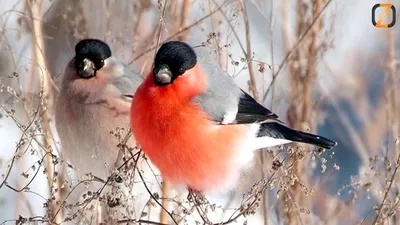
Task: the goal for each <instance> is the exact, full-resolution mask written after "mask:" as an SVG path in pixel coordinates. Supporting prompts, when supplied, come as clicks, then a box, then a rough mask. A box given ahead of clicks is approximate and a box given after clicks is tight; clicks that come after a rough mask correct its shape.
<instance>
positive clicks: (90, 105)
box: [56, 89, 129, 177]
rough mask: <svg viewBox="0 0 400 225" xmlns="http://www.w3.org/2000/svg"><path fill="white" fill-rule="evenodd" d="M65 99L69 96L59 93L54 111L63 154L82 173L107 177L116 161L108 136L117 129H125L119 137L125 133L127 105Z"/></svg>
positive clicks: (119, 101)
mask: <svg viewBox="0 0 400 225" xmlns="http://www.w3.org/2000/svg"><path fill="white" fill-rule="evenodd" d="M64 91H68V89H64V90H62V92H64ZM65 96H71V95H67V94H65V93H61V94H60V96H59V99H58V103H57V105H58V107H57V110H56V128H57V132H58V134H59V137H60V140H61V144H62V147H63V154H64V155H65V156H66V157H67V158H68V159H69V161H70V162H73V165H74V166H75V167H77V168H78V169H80V170H82V171H83V172H93V173H94V174H95V175H97V176H101V177H107V175H108V171H109V169H111V168H112V167H113V165H114V163H115V161H116V158H117V155H118V148H117V144H118V143H119V140H118V138H117V137H115V136H114V135H112V134H110V132H111V131H113V130H115V129H116V128H117V127H120V128H124V129H125V130H124V131H123V132H122V133H123V134H124V133H126V132H127V130H128V128H129V127H128V125H129V116H128V115H129V103H124V102H123V100H122V99H118V98H113V97H112V96H108V97H107V96H103V95H98V94H97V96H99V98H93V97H91V96H88V95H75V96H72V97H70V98H66V97H65ZM106 97H107V98H106Z"/></svg>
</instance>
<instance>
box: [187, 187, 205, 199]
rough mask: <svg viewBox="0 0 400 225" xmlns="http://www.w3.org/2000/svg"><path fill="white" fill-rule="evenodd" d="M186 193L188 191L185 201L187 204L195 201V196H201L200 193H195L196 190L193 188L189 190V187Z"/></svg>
mask: <svg viewBox="0 0 400 225" xmlns="http://www.w3.org/2000/svg"><path fill="white" fill-rule="evenodd" d="M188 191H189V194H188V196H187V200H188V201H189V202H193V201H194V200H196V197H197V196H201V195H202V194H201V192H200V191H197V190H195V189H193V188H190V187H189V188H188Z"/></svg>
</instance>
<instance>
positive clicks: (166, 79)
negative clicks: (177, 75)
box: [155, 68, 172, 84]
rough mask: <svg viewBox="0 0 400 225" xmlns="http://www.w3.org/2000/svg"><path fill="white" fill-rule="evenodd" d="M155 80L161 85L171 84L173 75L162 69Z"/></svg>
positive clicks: (166, 69)
mask: <svg viewBox="0 0 400 225" xmlns="http://www.w3.org/2000/svg"><path fill="white" fill-rule="evenodd" d="M155 80H156V82H157V83H159V84H169V83H171V81H172V73H171V71H169V69H168V68H162V69H160V70H159V71H158V72H157V73H156V74H155Z"/></svg>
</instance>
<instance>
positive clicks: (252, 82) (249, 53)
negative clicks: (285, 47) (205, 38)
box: [239, 0, 260, 101]
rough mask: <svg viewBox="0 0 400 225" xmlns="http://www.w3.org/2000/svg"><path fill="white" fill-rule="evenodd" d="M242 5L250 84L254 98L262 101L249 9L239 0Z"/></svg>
mask: <svg viewBox="0 0 400 225" xmlns="http://www.w3.org/2000/svg"><path fill="white" fill-rule="evenodd" d="M239 5H240V10H241V11H242V14H243V20H244V27H245V33H246V62H247V67H248V69H249V78H250V84H249V89H250V91H251V93H252V94H253V97H254V99H256V100H257V101H260V99H259V98H258V90H257V85H256V83H257V81H256V77H255V74H254V69H253V60H251V59H252V51H251V38H250V25H249V18H248V16H247V11H246V5H245V4H244V2H243V0H240V1H239Z"/></svg>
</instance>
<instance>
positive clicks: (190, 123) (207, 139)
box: [131, 41, 337, 192]
mask: <svg viewBox="0 0 400 225" xmlns="http://www.w3.org/2000/svg"><path fill="white" fill-rule="evenodd" d="M131 115H132V118H131V129H132V131H133V133H134V134H135V137H136V141H137V144H138V145H139V146H140V147H141V148H142V150H143V151H144V152H145V153H146V154H147V156H148V157H149V158H150V160H151V161H152V162H153V164H154V165H155V166H157V167H158V169H159V170H160V172H161V175H162V176H163V177H164V178H165V179H166V180H168V181H170V182H171V183H173V184H176V185H185V186H187V187H188V188H189V190H193V191H196V192H209V191H223V190H225V189H229V188H231V187H233V184H235V181H237V180H238V178H239V174H240V172H241V169H243V168H244V167H245V166H246V165H248V164H249V161H250V160H251V158H252V155H253V151H254V150H256V149H259V148H266V147H272V146H277V145H282V144H286V143H290V142H302V143H308V144H312V145H316V146H319V147H322V148H326V149H330V148H332V147H334V146H336V145H337V143H336V142H335V141H332V140H329V139H327V138H324V137H321V136H317V135H313V134H309V133H305V132H302V131H297V130H293V129H291V128H289V127H287V126H285V125H284V124H283V123H282V122H281V121H280V120H279V119H278V116H277V115H276V114H274V113H272V112H271V111H270V110H268V109H266V108H265V107H263V106H262V105H260V104H259V103H257V102H256V101H255V100H254V99H253V98H252V97H251V96H250V95H248V94H247V93H246V92H244V91H243V90H241V89H240V88H239V87H238V86H237V85H236V84H235V83H234V81H233V79H232V78H231V77H229V76H227V75H225V74H223V72H222V70H221V69H219V68H218V67H216V66H215V65H210V64H207V63H201V62H200V61H199V58H198V57H197V55H196V53H195V51H194V49H193V48H192V47H190V46H189V45H188V44H186V43H183V42H178V41H170V42H166V43H164V44H163V45H162V46H161V47H160V48H159V50H158V52H157V54H156V56H155V60H154V67H153V69H152V71H151V73H150V74H149V75H148V76H147V78H146V79H145V81H144V82H143V83H142V84H141V85H140V86H139V88H138V89H137V91H136V93H135V95H134V97H133V101H132V105H131ZM133 115H134V116H133Z"/></svg>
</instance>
